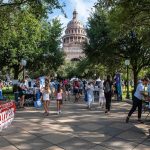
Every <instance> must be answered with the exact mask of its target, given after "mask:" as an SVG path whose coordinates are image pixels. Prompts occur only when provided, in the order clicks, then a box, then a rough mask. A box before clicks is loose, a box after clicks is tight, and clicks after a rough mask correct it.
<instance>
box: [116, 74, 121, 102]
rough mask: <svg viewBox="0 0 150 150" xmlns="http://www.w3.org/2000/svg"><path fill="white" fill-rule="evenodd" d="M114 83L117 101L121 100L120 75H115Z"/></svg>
mask: <svg viewBox="0 0 150 150" xmlns="http://www.w3.org/2000/svg"><path fill="white" fill-rule="evenodd" d="M115 81H116V90H117V100H118V101H121V100H122V88H121V84H122V83H121V75H120V73H116V75H115Z"/></svg>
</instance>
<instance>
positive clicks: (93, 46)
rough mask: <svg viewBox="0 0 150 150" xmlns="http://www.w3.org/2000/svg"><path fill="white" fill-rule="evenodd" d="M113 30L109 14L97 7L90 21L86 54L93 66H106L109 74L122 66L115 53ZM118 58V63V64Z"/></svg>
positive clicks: (85, 48)
mask: <svg viewBox="0 0 150 150" xmlns="http://www.w3.org/2000/svg"><path fill="white" fill-rule="evenodd" d="M111 32H112V28H111V25H110V24H109V21H108V12H107V11H106V10H105V9H104V8H103V7H102V6H96V8H95V12H92V14H91V16H90V18H89V19H88V26H87V36H88V38H89V42H88V43H86V44H85V47H84V52H85V54H86V56H87V57H88V59H89V61H90V62H91V63H93V64H96V65H99V64H101V65H102V66H106V67H107V68H109V69H108V73H111V74H114V73H115V72H116V69H115V68H118V66H119V65H120V64H121V63H120V61H119V59H121V58H120V57H118V56H116V54H115V53H114V47H113V46H112V45H113V38H112V33H111ZM116 57H117V63H116Z"/></svg>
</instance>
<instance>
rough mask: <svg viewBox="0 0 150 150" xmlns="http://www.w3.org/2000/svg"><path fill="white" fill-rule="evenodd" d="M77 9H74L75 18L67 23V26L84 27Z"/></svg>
mask: <svg viewBox="0 0 150 150" xmlns="http://www.w3.org/2000/svg"><path fill="white" fill-rule="evenodd" d="M77 14H78V13H77V11H76V10H74V11H73V18H72V20H71V21H69V23H68V24H67V28H84V26H83V24H82V23H81V22H80V21H79V20H77Z"/></svg>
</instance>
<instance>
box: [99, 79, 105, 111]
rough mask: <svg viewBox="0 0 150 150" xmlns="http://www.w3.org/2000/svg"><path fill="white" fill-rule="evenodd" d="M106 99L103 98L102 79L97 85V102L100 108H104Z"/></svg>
mask: <svg viewBox="0 0 150 150" xmlns="http://www.w3.org/2000/svg"><path fill="white" fill-rule="evenodd" d="M105 102H106V99H105V95H104V86H103V81H100V85H99V104H100V106H101V107H102V108H104V105H105Z"/></svg>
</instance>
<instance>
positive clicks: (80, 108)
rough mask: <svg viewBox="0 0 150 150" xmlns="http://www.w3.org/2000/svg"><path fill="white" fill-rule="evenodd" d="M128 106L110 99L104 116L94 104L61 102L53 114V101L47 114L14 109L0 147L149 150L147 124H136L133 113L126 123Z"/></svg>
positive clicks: (0, 137)
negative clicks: (59, 108) (109, 110)
mask: <svg viewBox="0 0 150 150" xmlns="http://www.w3.org/2000/svg"><path fill="white" fill-rule="evenodd" d="M130 107H131V105H130V104H128V103H126V102H115V101H114V102H113V103H112V112H111V114H109V115H106V114H105V113H104V110H102V109H100V108H99V107H98V105H97V103H95V104H94V108H93V109H92V110H87V109H86V106H85V104H84V103H82V102H80V103H73V102H64V106H63V113H62V114H61V115H57V114H56V104H55V101H53V102H52V103H51V106H50V110H51V111H50V115H49V116H47V117H44V116H43V110H35V109H34V108H32V107H28V108H26V109H25V110H23V111H17V112H16V116H15V120H14V121H13V123H12V125H11V127H9V128H8V129H5V130H3V132H1V133H0V150H18V149H19V150H149V147H150V136H149V129H150V124H149V123H148V122H147V123H145V124H138V123H137V114H135V115H133V117H132V118H131V122H130V123H128V124H126V123H125V117H126V115H127V112H128V111H129V109H130Z"/></svg>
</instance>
